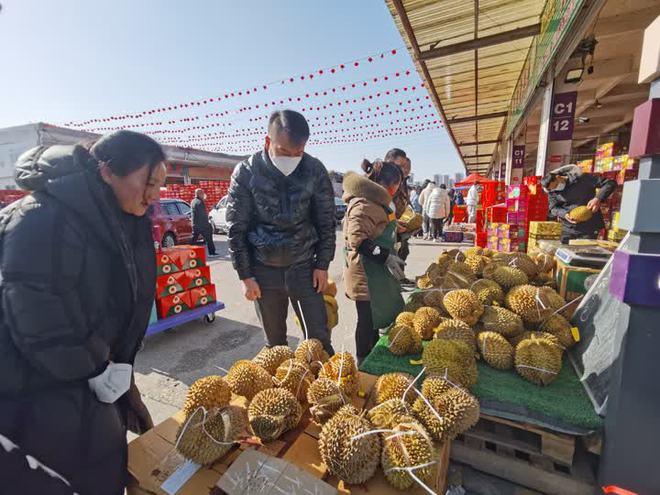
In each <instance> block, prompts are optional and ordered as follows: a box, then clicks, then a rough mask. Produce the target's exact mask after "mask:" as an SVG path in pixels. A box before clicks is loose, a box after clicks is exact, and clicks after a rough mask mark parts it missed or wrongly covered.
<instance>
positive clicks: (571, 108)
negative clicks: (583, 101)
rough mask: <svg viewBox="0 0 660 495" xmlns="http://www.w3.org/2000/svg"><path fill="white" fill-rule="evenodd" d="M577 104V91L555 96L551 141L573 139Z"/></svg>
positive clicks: (553, 99)
mask: <svg viewBox="0 0 660 495" xmlns="http://www.w3.org/2000/svg"><path fill="white" fill-rule="evenodd" d="M576 102H577V91H571V92H569V93H556V94H555V95H553V97H552V110H551V112H550V136H549V137H550V141H568V140H570V139H573V123H574V122H573V121H574V119H575V104H576Z"/></svg>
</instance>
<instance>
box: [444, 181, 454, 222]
mask: <svg viewBox="0 0 660 495" xmlns="http://www.w3.org/2000/svg"><path fill="white" fill-rule="evenodd" d="M447 194H449V215H448V216H447V218H446V220H445V225H451V221H452V220H453V219H454V206H455V205H456V191H455V190H454V188H453V187H452V188H451V189H449V192H448V193H447Z"/></svg>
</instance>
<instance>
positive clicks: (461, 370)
mask: <svg viewBox="0 0 660 495" xmlns="http://www.w3.org/2000/svg"><path fill="white" fill-rule="evenodd" d="M422 363H423V365H424V366H425V367H426V371H427V372H428V373H429V374H436V375H440V376H446V378H447V379H448V380H450V381H451V382H452V383H454V384H457V385H462V386H464V387H467V388H470V387H472V386H474V384H475V383H477V375H478V371H477V362H476V360H475V358H474V353H473V352H472V349H471V348H470V346H469V345H467V344H466V343H464V342H460V341H458V340H444V339H433V340H432V341H431V342H429V343H428V345H427V346H426V347H425V348H424V351H422Z"/></svg>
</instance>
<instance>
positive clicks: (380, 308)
mask: <svg viewBox="0 0 660 495" xmlns="http://www.w3.org/2000/svg"><path fill="white" fill-rule="evenodd" d="M374 243H375V244H376V245H378V246H380V247H382V248H385V249H388V250H389V251H392V250H393V249H394V244H395V243H396V220H393V221H391V222H390V223H389V224H387V227H385V230H384V231H383V233H382V234H381V235H380V236H379V237H377V238H376V239H374ZM360 258H361V261H362V266H363V267H364V272H365V273H366V275H367V285H368V287H369V296H370V297H371V316H372V318H373V324H374V328H387V327H389V326H390V325H391V324H392V322H393V321H394V320H395V319H396V317H397V316H398V315H399V313H400V312H401V311H403V306H404V302H403V297H401V284H400V283H399V281H398V280H397V279H396V278H394V276H393V275H392V274H391V273H390V271H389V270H388V269H387V267H386V266H385V265H381V264H379V263H376V262H374V261H371V260H370V259H369V258H368V257H367V256H364V255H360Z"/></svg>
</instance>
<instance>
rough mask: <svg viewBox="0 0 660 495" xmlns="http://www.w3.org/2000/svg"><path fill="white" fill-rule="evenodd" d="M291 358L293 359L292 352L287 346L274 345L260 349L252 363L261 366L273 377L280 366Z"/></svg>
mask: <svg viewBox="0 0 660 495" xmlns="http://www.w3.org/2000/svg"><path fill="white" fill-rule="evenodd" d="M293 357H295V356H294V354H293V351H292V350H291V349H289V347H288V346H285V345H276V346H273V347H264V348H263V349H261V350H260V351H259V353H258V354H257V355H256V356H255V357H254V359H252V362H253V363H254V364H258V365H259V366H261V367H262V368H263V369H265V370H266V371H267V372H268V373H269V374H270V375H274V374H275V370H276V369H277V367H278V366H279V365H280V364H282V363H283V362H284V361H286V360H287V359H291V358H293Z"/></svg>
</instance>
